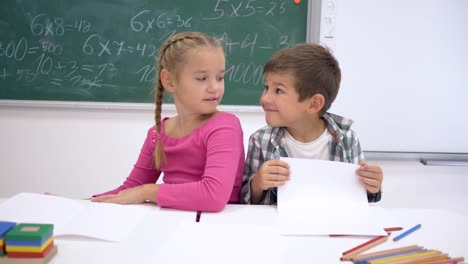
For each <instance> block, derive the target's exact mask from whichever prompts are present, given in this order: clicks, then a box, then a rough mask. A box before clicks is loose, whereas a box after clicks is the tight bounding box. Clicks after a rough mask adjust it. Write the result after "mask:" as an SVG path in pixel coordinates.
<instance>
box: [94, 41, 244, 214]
mask: <svg viewBox="0 0 468 264" xmlns="http://www.w3.org/2000/svg"><path fill="white" fill-rule="evenodd" d="M224 73H225V57H224V52H223V49H222V47H221V44H220V43H219V41H218V40H216V39H214V38H212V37H210V36H207V35H205V34H203V33H199V32H184V33H179V34H176V35H174V36H172V37H171V38H169V39H168V40H167V41H166V42H165V43H164V44H163V45H162V47H161V48H160V50H159V59H158V77H159V78H158V82H157V87H156V89H157V91H156V110H155V122H156V125H155V126H153V127H152V128H150V129H149V131H148V134H147V137H146V140H145V142H144V144H143V147H142V149H141V152H140V156H139V157H138V160H137V162H136V164H135V166H134V168H133V170H132V172H131V173H130V175H129V176H128V177H127V179H126V181H125V182H124V183H123V185H121V186H120V187H118V188H117V189H115V190H111V191H108V192H105V193H102V194H98V195H95V196H94V197H93V198H92V201H94V202H108V203H118V204H138V203H144V202H146V201H150V202H153V203H156V204H158V205H159V206H161V207H170V208H175V209H182V210H192V211H212V212H216V211H221V210H222V209H223V208H224V207H225V205H226V204H227V203H228V202H229V203H238V202H239V195H240V188H241V184H242V170H243V167H244V146H243V133H242V128H241V125H240V122H239V119H238V118H237V117H236V116H234V115H232V114H229V113H225V112H221V111H219V110H218V109H217V106H218V105H219V104H220V102H221V99H222V97H223V94H224ZM164 90H166V91H167V92H169V93H171V94H172V96H173V98H174V104H175V107H176V111H177V115H176V116H174V117H171V118H168V117H166V118H163V119H161V105H162V101H163V92H164ZM161 172H163V173H164V177H163V182H164V183H163V184H156V181H157V180H158V178H159V176H160V175H161Z"/></svg>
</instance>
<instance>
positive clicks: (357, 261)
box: [351, 248, 427, 264]
mask: <svg viewBox="0 0 468 264" xmlns="http://www.w3.org/2000/svg"><path fill="white" fill-rule="evenodd" d="M424 251H427V249H425V248H418V249H410V250H405V251H400V252H394V253H388V254H384V255H379V256H374V257H367V258H360V259H355V258H352V259H351V260H352V261H354V263H357V264H365V263H367V262H369V261H371V260H378V259H383V258H389V257H396V256H401V255H407V254H413V253H418V252H424ZM357 257H358V256H357Z"/></svg>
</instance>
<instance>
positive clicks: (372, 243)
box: [340, 236, 388, 260]
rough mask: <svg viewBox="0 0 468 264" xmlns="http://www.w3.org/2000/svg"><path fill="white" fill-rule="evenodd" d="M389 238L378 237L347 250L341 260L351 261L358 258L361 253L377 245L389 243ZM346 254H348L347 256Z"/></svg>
mask: <svg viewBox="0 0 468 264" xmlns="http://www.w3.org/2000/svg"><path fill="white" fill-rule="evenodd" d="M387 239H388V236H378V237H375V238H373V239H371V240H369V241H367V242H365V243H363V244H361V245H358V246H356V247H354V248H352V249H350V250H347V251H345V252H344V253H343V256H342V257H341V258H340V259H341V260H351V259H352V258H353V257H354V256H357V255H358V254H359V253H361V252H363V251H366V250H368V249H369V248H373V247H375V246H377V245H380V244H382V243H383V242H385V241H387ZM345 253H346V254H345Z"/></svg>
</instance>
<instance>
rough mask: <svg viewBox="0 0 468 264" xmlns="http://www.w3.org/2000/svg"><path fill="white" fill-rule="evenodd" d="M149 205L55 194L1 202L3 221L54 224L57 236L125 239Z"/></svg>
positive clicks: (20, 196) (24, 194)
mask: <svg viewBox="0 0 468 264" xmlns="http://www.w3.org/2000/svg"><path fill="white" fill-rule="evenodd" d="M149 210H150V207H148V206H144V205H118V204H109V203H93V202H91V201H88V200H73V199H68V198H64V197H59V196H54V195H44V194H35V193H19V194H17V195H15V196H13V197H12V198H10V199H8V200H6V201H5V202H3V203H1V204H0V220H2V221H12V222H17V223H49V224H54V236H61V235H80V236H87V237H93V238H98V239H103V240H109V241H122V240H124V239H126V238H127V237H128V235H129V234H130V232H131V231H132V230H133V229H134V228H135V227H136V225H137V224H138V223H139V222H141V220H142V219H143V217H144V216H145V215H146V214H147V213H148V212H149Z"/></svg>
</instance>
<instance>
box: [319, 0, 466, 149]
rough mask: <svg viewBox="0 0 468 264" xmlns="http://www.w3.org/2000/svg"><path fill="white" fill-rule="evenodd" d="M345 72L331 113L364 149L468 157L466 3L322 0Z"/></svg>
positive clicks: (325, 24)
mask: <svg viewBox="0 0 468 264" xmlns="http://www.w3.org/2000/svg"><path fill="white" fill-rule="evenodd" d="M321 10H322V12H321V26H320V41H321V42H322V43H324V44H326V45H328V46H329V47H330V48H331V49H332V50H333V53H334V54H335V56H336V57H337V59H338V61H339V63H340V66H341V70H342V83H341V88H340V91H339V93H338V97H337V99H336V101H335V102H334V104H333V105H332V107H331V109H330V112H332V113H336V114H340V115H343V116H346V117H349V118H351V119H353V120H354V121H355V123H354V125H353V129H354V130H355V131H356V133H357V134H358V136H359V138H360V141H361V146H362V147H363V149H364V151H382V152H408V153H415V152H418V153H419V152H422V153H455V154H466V153H468V1H466V0H410V1H408V0H342V1H339V0H322V6H321Z"/></svg>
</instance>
